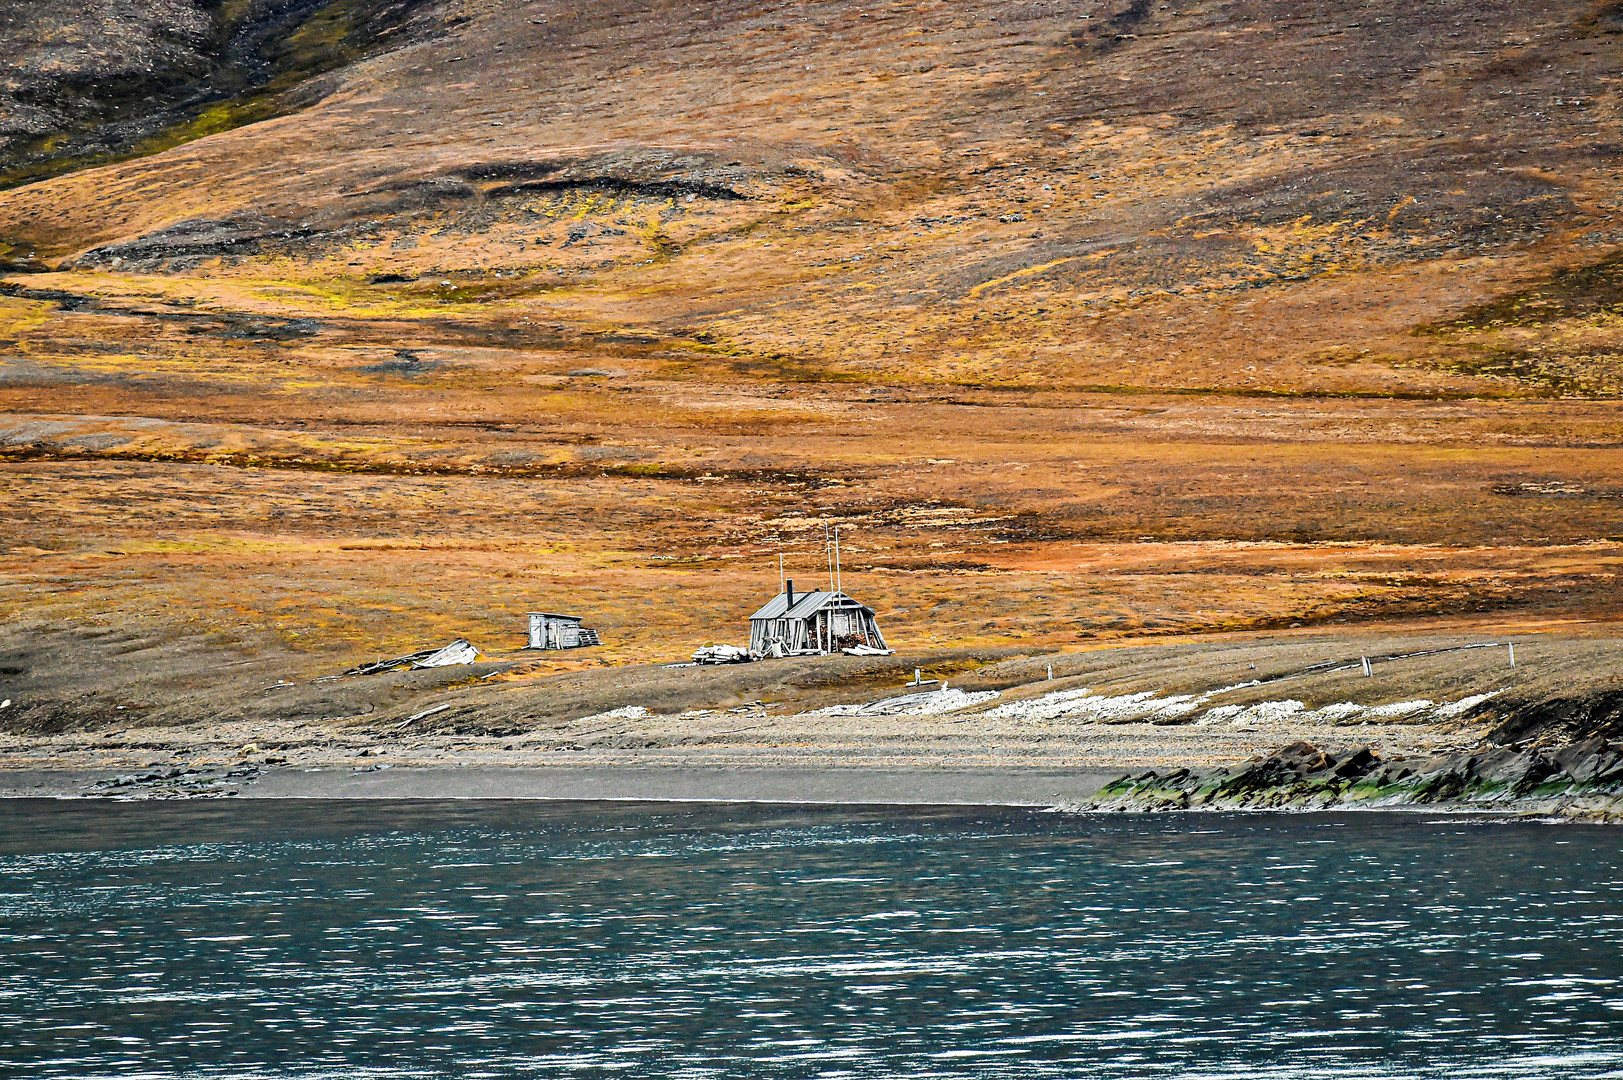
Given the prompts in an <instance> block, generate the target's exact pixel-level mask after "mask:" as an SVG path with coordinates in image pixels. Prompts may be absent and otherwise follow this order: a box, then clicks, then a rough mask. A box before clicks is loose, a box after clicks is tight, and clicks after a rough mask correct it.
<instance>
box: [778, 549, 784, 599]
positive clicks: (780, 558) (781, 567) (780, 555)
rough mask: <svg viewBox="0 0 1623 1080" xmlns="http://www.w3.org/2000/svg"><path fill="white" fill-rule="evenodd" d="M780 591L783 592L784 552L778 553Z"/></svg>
mask: <svg viewBox="0 0 1623 1080" xmlns="http://www.w3.org/2000/svg"><path fill="white" fill-rule="evenodd" d="M778 591H779V592H782V591H783V552H781V551H780V552H778Z"/></svg>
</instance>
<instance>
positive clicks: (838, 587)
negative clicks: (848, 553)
mask: <svg viewBox="0 0 1623 1080" xmlns="http://www.w3.org/2000/svg"><path fill="white" fill-rule="evenodd" d="M834 591H835V592H844V591H845V576H844V575H843V574H841V573H840V527H839V526H838V525H836V526H834Z"/></svg>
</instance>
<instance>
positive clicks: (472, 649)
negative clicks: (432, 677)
mask: <svg viewBox="0 0 1623 1080" xmlns="http://www.w3.org/2000/svg"><path fill="white" fill-rule="evenodd" d="M478 660H479V649H478V647H477V646H475V645H473V644H472V643H470V642H469V641H468V639H467V638H457V639H456V640H455V641H453V642H451V644H449V645H446V646H443V647H441V648H438V649H424V650H423V651H422V652H414V653H407V654H406V655H405V656H397V657H395V658H394V659H393V660H377V661H374V662H372V663H370V664H362V665H361V666H360V667H352V668H350V669H349V670H348V671H346V672H344V674H345V675H379V674H382V673H383V672H385V671H398V670H399V669H400V668H411V669H412V670H414V671H415V670H417V669H418V668H436V667H451V666H452V665H455V664H473V663H477V662H478Z"/></svg>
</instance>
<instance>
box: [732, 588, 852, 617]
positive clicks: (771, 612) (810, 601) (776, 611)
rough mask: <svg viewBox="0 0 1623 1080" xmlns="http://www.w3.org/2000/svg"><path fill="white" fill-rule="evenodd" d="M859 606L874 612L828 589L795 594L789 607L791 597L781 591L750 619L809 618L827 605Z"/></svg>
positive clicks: (842, 594)
mask: <svg viewBox="0 0 1623 1080" xmlns="http://www.w3.org/2000/svg"><path fill="white" fill-rule="evenodd" d="M845 606H851V607H857V608H861V609H862V610H863V611H866V612H867V613H868V614H870V615H872V614H873V608H871V607H869V606H867V605H866V604H862V603H858V602H857V601H855V600H853V599H851V598H850V597H849V596H847V595H845V593H843V592H838V591H835V592H829V591H827V590H822V589H819V590H814V591H812V592H808V593H796V594H795V606H794V607H792V608H791V607H789V598H788V597H787V596H785V595H784V594H783V593H779V594H778V595H776V596H774V597H773V598H772V599H770V600H768V601H767V602H766V606H765V607H763V608H761V610H760V611H757V612H756V613H755V614H754V615H751V616H750V621H751V622H754V621H755V620H756V619H809V618H811V617H812V616H813V615H815V614H816V613H817V612H819V611H821V610H823V609H824V608H825V607H845Z"/></svg>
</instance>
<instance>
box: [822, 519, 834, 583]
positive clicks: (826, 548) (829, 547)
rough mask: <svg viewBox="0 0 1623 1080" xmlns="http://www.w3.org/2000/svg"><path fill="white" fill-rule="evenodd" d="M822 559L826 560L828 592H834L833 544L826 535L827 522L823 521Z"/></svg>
mask: <svg viewBox="0 0 1623 1080" xmlns="http://www.w3.org/2000/svg"><path fill="white" fill-rule="evenodd" d="M823 557H824V558H826V559H827V560H828V591H829V592H833V591H834V544H833V542H832V541H831V540H830V539H829V535H828V520H827V519H826V518H825V519H824V520H823Z"/></svg>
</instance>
